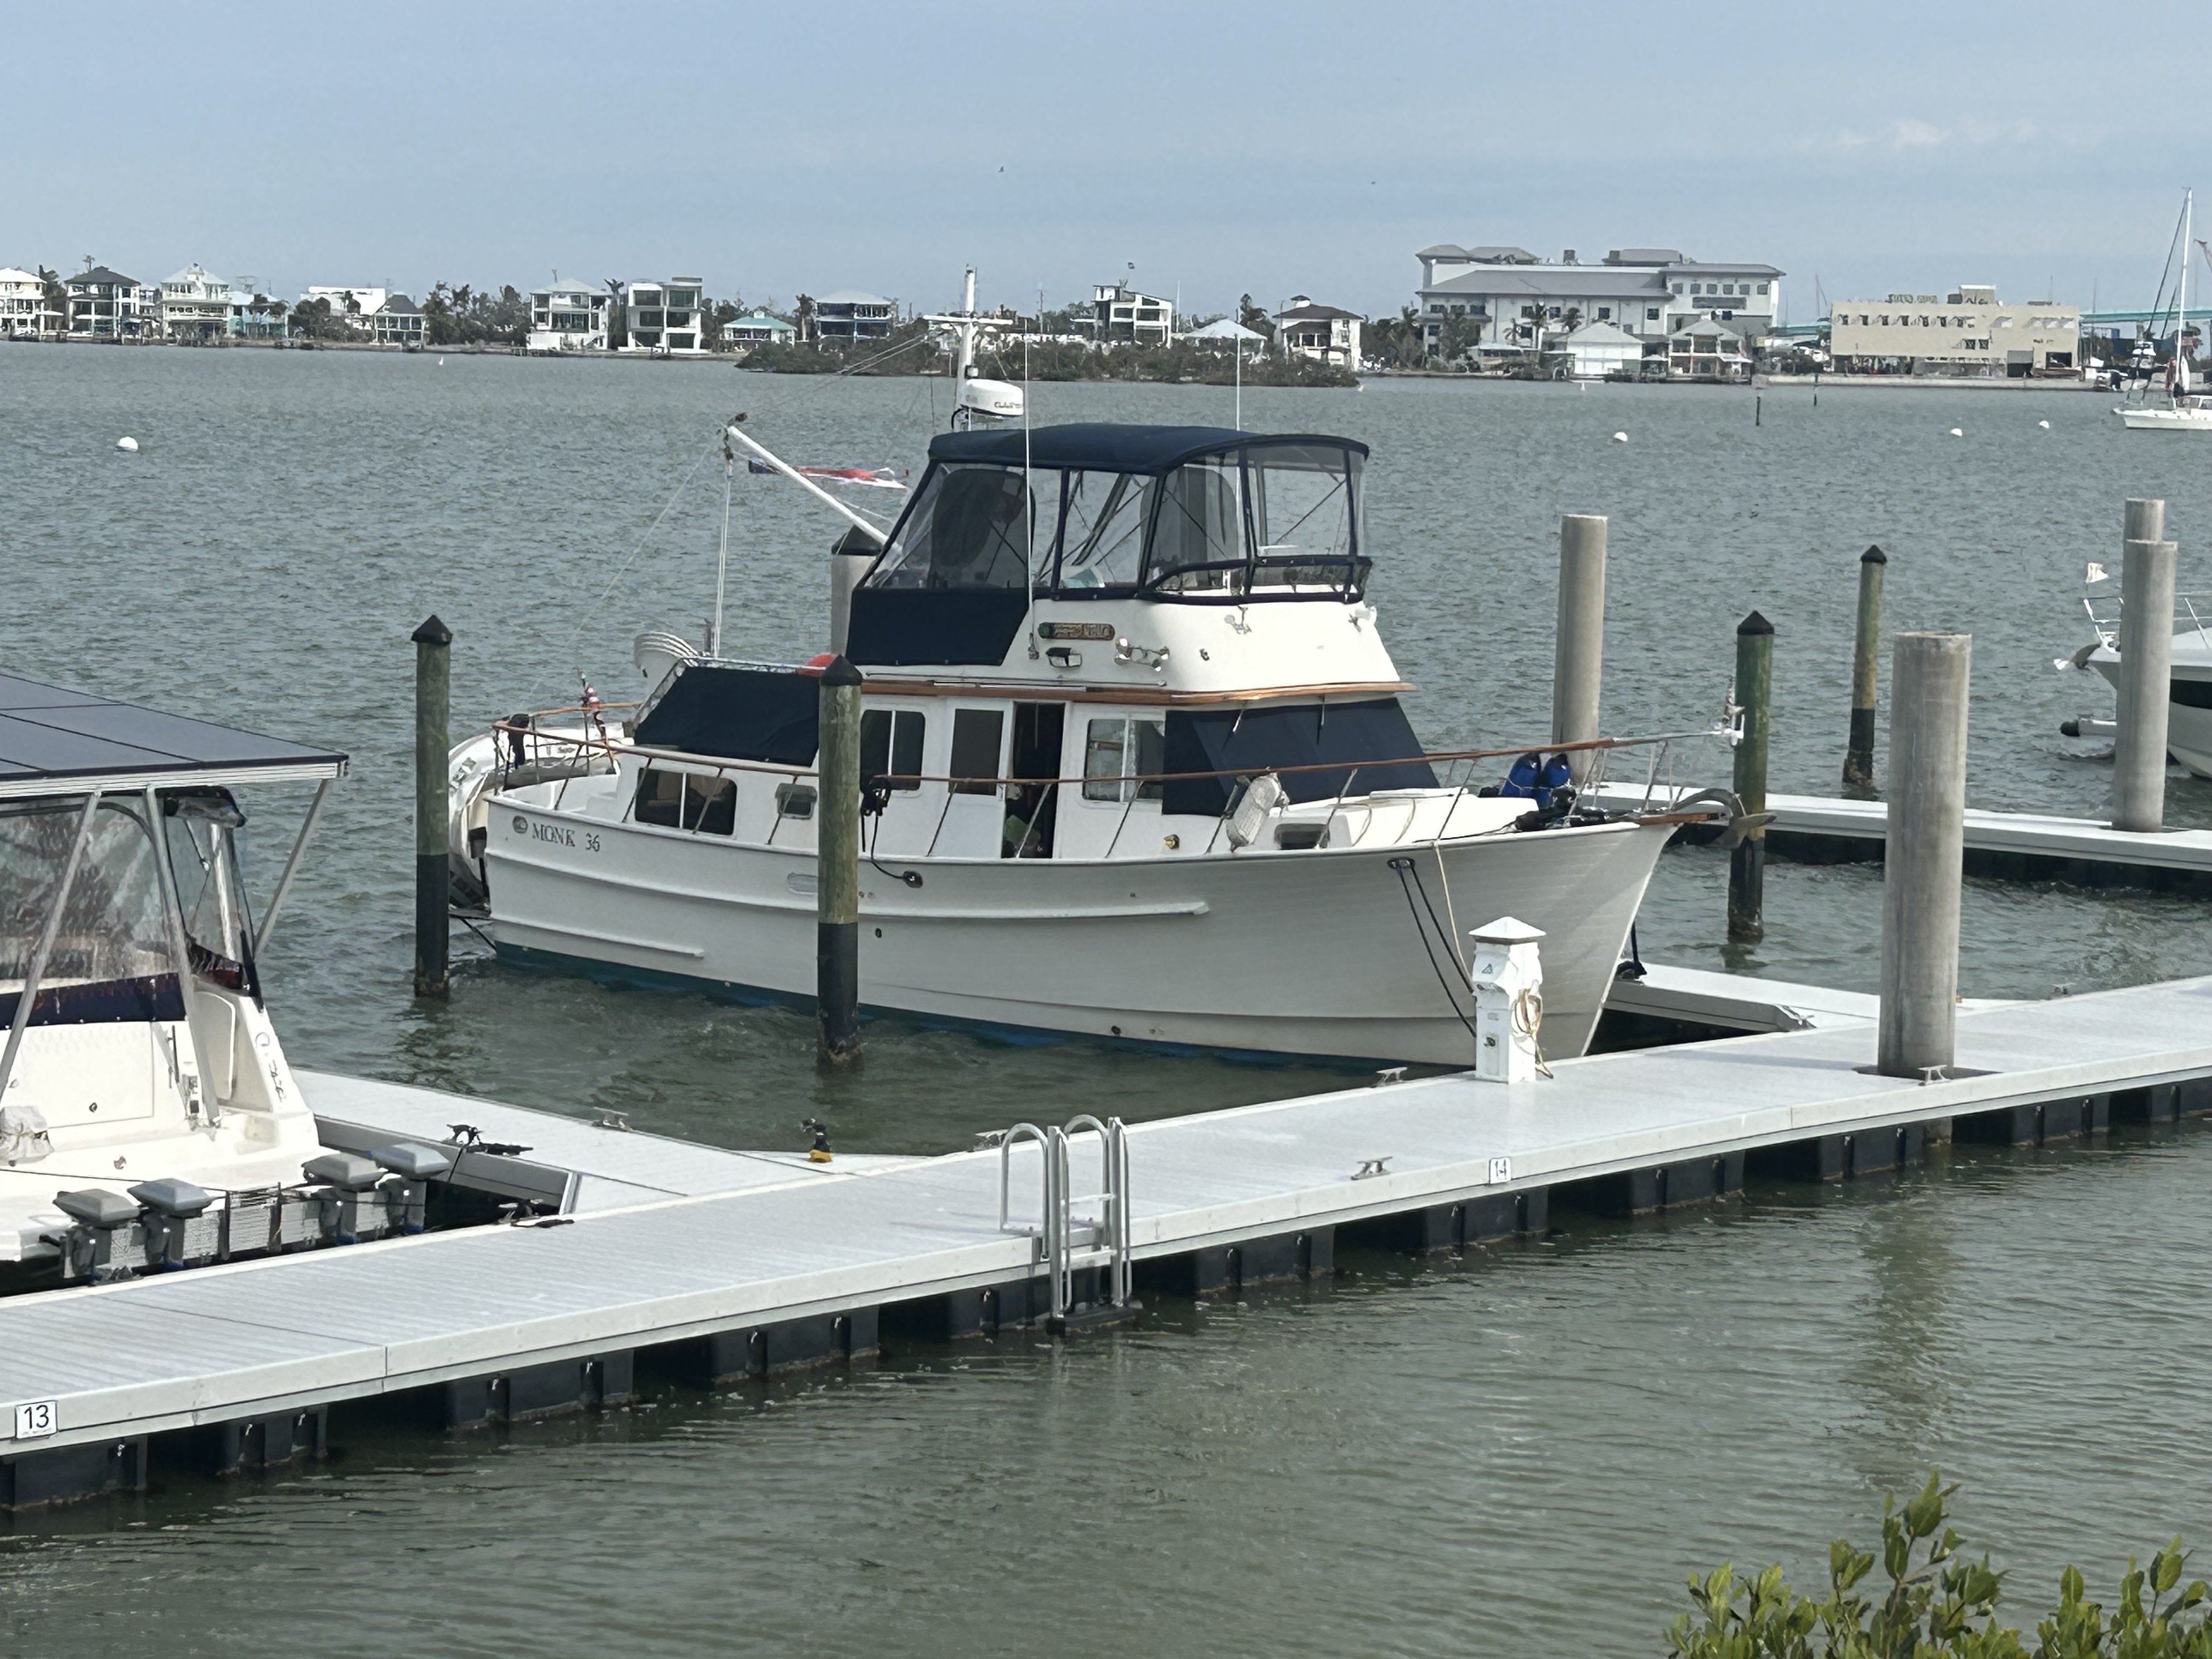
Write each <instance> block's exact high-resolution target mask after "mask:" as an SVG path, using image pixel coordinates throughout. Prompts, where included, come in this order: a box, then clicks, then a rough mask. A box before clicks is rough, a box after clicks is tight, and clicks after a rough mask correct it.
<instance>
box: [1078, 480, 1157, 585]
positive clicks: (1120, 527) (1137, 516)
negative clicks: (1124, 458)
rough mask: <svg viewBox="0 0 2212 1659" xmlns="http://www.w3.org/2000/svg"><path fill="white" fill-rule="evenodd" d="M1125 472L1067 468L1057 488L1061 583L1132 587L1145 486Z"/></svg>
mask: <svg viewBox="0 0 2212 1659" xmlns="http://www.w3.org/2000/svg"><path fill="white" fill-rule="evenodd" d="M1148 482H1149V481H1148V480H1146V479H1145V478H1141V477H1136V476H1134V475H1133V474H1130V473H1127V472H1071V473H1069V474H1068V475H1067V478H1066V486H1065V488H1064V489H1063V491H1062V498H1063V506H1062V513H1063V516H1064V518H1065V520H1066V522H1065V524H1064V526H1063V528H1062V531H1061V535H1060V586H1061V587H1063V588H1069V587H1133V586H1135V585H1136V580H1137V565H1138V561H1139V557H1140V556H1141V555H1142V553H1143V551H1144V538H1145V504H1146V490H1145V485H1146V483H1148Z"/></svg>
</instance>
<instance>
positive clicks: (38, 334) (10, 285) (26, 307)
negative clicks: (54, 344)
mask: <svg viewBox="0 0 2212 1659" xmlns="http://www.w3.org/2000/svg"><path fill="white" fill-rule="evenodd" d="M61 320H62V319H61V313H59V312H58V311H56V310H55V309H54V308H53V306H52V302H51V301H48V299H47V298H46V283H43V282H41V281H40V279H39V273H38V272H37V271H35V270H21V269H20V268H19V267H17V266H15V265H0V338H5V339H9V340H50V339H52V338H53V337H54V336H55V335H56V334H58V333H59V332H60V331H61Z"/></svg>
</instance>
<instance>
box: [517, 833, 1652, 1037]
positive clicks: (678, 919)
mask: <svg viewBox="0 0 2212 1659" xmlns="http://www.w3.org/2000/svg"><path fill="white" fill-rule="evenodd" d="M490 820H491V823H490V834H489V845H488V848H487V858H488V862H489V875H490V888H491V895H492V904H491V912H492V915H491V927H492V931H493V934H494V937H495V940H496V942H497V943H498V945H500V946H501V949H502V950H513V951H529V952H532V953H538V954H544V955H546V956H551V957H569V958H574V959H580V960H581V961H584V962H586V963H592V964H595V965H596V966H597V967H598V968H599V969H602V970H605V969H613V970H616V972H617V974H619V972H620V971H621V970H623V969H635V970H638V971H639V973H640V975H641V977H650V978H653V979H655V980H665V979H668V978H671V977H672V978H678V979H682V980H688V981H699V982H702V983H704V984H708V985H714V986H722V987H733V988H738V989H741V990H744V991H750V992H764V993H768V994H773V995H776V996H787V997H795V998H800V999H804V998H808V997H811V995H812V994H813V991H814V973H815V921H816V915H815V901H814V896H813V893H814V880H815V863H814V857H813V854H812V853H811V851H802V850H793V851H784V850H781V849H777V848H763V847H759V846H747V845H744V844H738V843H730V842H720V843H716V842H708V841H707V840H705V839H703V838H702V837H698V836H688V835H683V834H681V833H678V832H667V831H660V830H656V829H651V828H645V827H640V826H637V825H634V824H611V823H604V822H600V823H585V822H583V821H580V820H578V819H576V818H574V817H568V816H565V815H562V814H559V813H556V812H551V811H540V810H538V809H537V808H535V807H532V806H531V805H527V804H526V803H524V802H521V801H520V800H517V799H513V797H501V798H499V799H497V800H496V801H495V802H494V803H493V804H492V807H491V812H490ZM1669 833H1670V830H1669V829H1668V827H1667V826H1664V825H1652V826H1648V827H1647V826H1641V825H1638V824H1635V823H1626V822H1623V823H1613V824H1606V825H1594V826H1586V827H1583V828H1577V829H1564V830H1548V831H1540V832H1533V833H1528V834H1505V835H1494V836H1481V837H1468V838H1461V839H1456V840H1452V841H1446V842H1425V843H1419V844H1414V845H1403V844H1400V845H1393V846H1389V847H1380V848H1373V849H1366V848H1344V849H1341V850H1338V849H1331V848H1315V849H1307V850H1300V851H1295V852H1250V853H1244V854H1237V855H1236V856H1231V857H1212V858H1182V859H1160V860H1127V859H1123V860H1110V861H1109V860H1098V861H1074V860H1069V861H1061V860H922V861H915V860H893V859H886V860H884V863H883V864H882V865H881V866H878V865H877V864H876V863H875V862H874V861H872V860H869V861H864V863H863V865H862V866H861V898H860V923H861V925H860V998H861V1000H862V1002H863V1004H864V1005H866V1006H869V1007H872V1008H875V1009H878V1010H888V1011H896V1012H902V1013H907V1014H912V1015H916V1016H921V1017H922V1018H942V1019H947V1020H956V1021H960V1022H963V1023H971V1024H980V1025H985V1026H999V1027H1010V1028H1021V1029H1028V1030H1048V1031H1064V1032H1075V1033H1082V1034H1087V1035H1091V1036H1102V1037H1121V1038H1127V1039H1130V1040H1133V1041H1138V1042H1155V1043H1170V1044H1182V1045H1191V1046H1197V1047H1203V1048H1221V1049H1231V1050H1238V1051H1244V1052H1256V1053H1271V1054H1305V1055H1327V1056H1337V1057H1346V1058H1362V1059H1374V1060H1395V1061H1414V1062H1421V1063H1431V1064H1437V1065H1457V1066H1466V1065H1471V1064H1473V1062H1474V1040H1473V1037H1472V1036H1471V1034H1470V1031H1469V1028H1468V1024H1467V1023H1466V1018H1465V1017H1466V1016H1467V1015H1468V1013H1469V1012H1471V1011H1470V1009H1469V1006H1468V994H1467V992H1466V990H1465V989H1464V982H1463V981H1458V982H1457V988H1456V989H1455V988H1453V987H1454V983H1455V979H1456V974H1455V964H1453V963H1451V962H1450V961H1449V959H1448V958H1447V957H1445V956H1444V954H1443V951H1444V948H1445V947H1444V945H1443V938H1444V937H1445V936H1447V935H1449V936H1451V937H1455V938H1456V939H1460V940H1461V941H1462V950H1463V948H1464V946H1463V941H1464V939H1465V937H1466V934H1467V933H1468V930H1469V929H1471V928H1473V927H1477V926H1479V925H1480V924H1483V923H1486V922H1490V921H1495V920H1497V919H1498V918H1499V917H1502V916H1504V915H1514V916H1517V917H1519V918H1520V919H1522V921H1528V922H1529V923H1531V924H1532V925H1534V926H1535V927H1540V928H1541V929H1543V930H1544V933H1545V934H1546V938H1545V939H1544V942H1543V947H1542V948H1543V960H1544V969H1545V975H1546V983H1545V987H1544V1003H1545V1015H1544V1024H1543V1029H1542V1035H1541V1042H1542V1046H1543V1048H1544V1050H1545V1052H1546V1053H1547V1054H1548V1055H1550V1056H1552V1057H1553V1058H1559V1057H1564V1056H1567V1055H1571V1054H1580V1053H1581V1052H1583V1048H1585V1047H1586V1046H1587V1045H1588V1043H1589V1036H1590V1034H1591V1032H1592V1030H1594V1029H1595V1025H1596V1022H1597V1018H1598V1015H1599V1013H1600V1012H1601V1011H1602V1008H1603V1006H1604V1000H1605V996H1606V992H1607V987H1609V986H1610V984H1611V982H1612V979H1613V968H1614V965H1615V964H1616V963H1617V962H1618V961H1619V960H1620V953H1621V949H1622V946H1623V945H1624V944H1625V942H1626V938H1627V934H1628V930H1629V928H1630V927H1631V925H1632V923H1633V922H1634V921H1635V919H1636V913H1637V909H1638V906H1639V905H1640V904H1641V902H1642V901H1643V896H1644V887H1645V885H1646V884H1647V883H1648V882H1649V881H1650V875H1651V871H1652V868H1653V866H1655V864H1656V861H1657V859H1658V855H1659V853H1660V851H1661V850H1662V848H1663V847H1664V846H1665V844H1666V842H1667V839H1668V835H1669ZM1395 865H1402V866H1405V867H1403V868H1396V867H1394V866H1395ZM908 873H910V874H916V875H919V876H920V877H921V884H919V885H909V884H908V883H907V881H905V880H902V879H901V878H900V877H901V876H902V874H908Z"/></svg>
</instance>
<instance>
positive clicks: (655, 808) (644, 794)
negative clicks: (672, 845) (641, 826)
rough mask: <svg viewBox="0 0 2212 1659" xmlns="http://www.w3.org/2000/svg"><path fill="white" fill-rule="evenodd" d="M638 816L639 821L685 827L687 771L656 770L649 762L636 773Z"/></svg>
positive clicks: (675, 827)
mask: <svg viewBox="0 0 2212 1659" xmlns="http://www.w3.org/2000/svg"><path fill="white" fill-rule="evenodd" d="M635 816H636V817H637V821H638V822H639V823H657V824H659V825H660V827H661V828H662V829H682V828H683V827H684V775H683V774H682V773H681V772H661V771H656V770H655V769H653V768H652V767H650V766H648V767H647V768H646V769H644V770H643V771H641V772H640V773H639V774H638V775H637V803H636V808H635Z"/></svg>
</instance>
